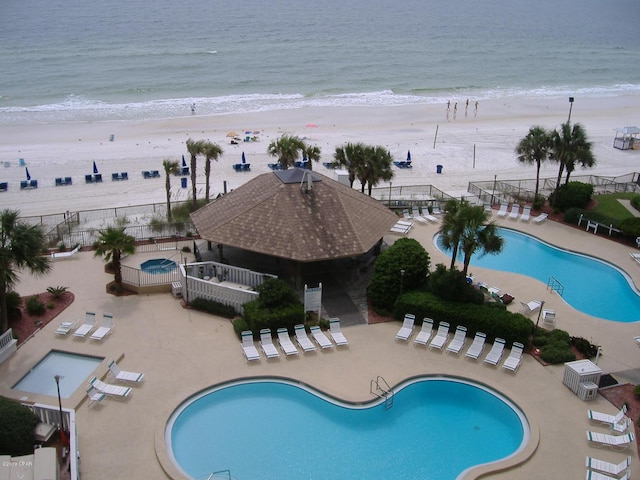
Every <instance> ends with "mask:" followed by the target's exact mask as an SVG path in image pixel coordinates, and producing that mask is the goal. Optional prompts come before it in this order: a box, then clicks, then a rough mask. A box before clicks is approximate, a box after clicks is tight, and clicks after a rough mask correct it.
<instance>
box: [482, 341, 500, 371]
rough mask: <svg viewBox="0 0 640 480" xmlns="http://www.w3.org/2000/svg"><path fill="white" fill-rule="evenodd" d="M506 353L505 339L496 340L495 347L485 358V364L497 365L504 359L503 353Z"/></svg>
mask: <svg viewBox="0 0 640 480" xmlns="http://www.w3.org/2000/svg"><path fill="white" fill-rule="evenodd" d="M503 352H504V339H502V338H496V339H495V340H494V342H493V346H492V347H491V350H489V353H487V356H486V357H484V362H485V363H488V364H489V365H497V364H498V362H499V361H500V359H501V358H502V353H503Z"/></svg>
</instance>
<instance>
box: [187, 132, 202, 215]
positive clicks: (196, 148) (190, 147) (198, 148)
mask: <svg viewBox="0 0 640 480" xmlns="http://www.w3.org/2000/svg"><path fill="white" fill-rule="evenodd" d="M186 144H187V151H188V152H189V155H190V156H191V164H190V167H191V196H192V197H193V198H192V201H193V208H194V209H195V208H196V207H197V205H198V199H197V196H196V195H197V194H196V165H197V160H198V155H200V154H201V153H202V150H203V142H202V141H196V140H192V139H191V138H188V139H187V142H186Z"/></svg>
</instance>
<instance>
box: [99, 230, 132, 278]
mask: <svg viewBox="0 0 640 480" xmlns="http://www.w3.org/2000/svg"><path fill="white" fill-rule="evenodd" d="M93 246H94V248H95V253H94V256H96V257H104V261H105V262H107V263H108V262H111V264H112V266H113V272H114V280H115V282H116V286H117V288H118V289H121V288H122V264H121V260H122V255H123V254H124V255H133V254H134V253H135V251H136V239H135V238H133V237H132V236H131V235H127V234H126V233H124V227H107V229H106V230H101V231H100V235H99V236H98V240H97V241H96V242H95V243H94V244H93Z"/></svg>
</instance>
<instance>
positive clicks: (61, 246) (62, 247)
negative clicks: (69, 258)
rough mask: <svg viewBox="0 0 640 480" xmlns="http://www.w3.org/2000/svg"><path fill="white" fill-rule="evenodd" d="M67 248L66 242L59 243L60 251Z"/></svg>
mask: <svg viewBox="0 0 640 480" xmlns="http://www.w3.org/2000/svg"><path fill="white" fill-rule="evenodd" d="M66 249H67V246H66V245H65V244H64V242H60V243H58V250H59V251H60V252H64V251H65V250H66Z"/></svg>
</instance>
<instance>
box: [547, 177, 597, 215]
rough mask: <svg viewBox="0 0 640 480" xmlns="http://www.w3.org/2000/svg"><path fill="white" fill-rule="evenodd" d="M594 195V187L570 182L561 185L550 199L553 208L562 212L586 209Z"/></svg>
mask: <svg viewBox="0 0 640 480" xmlns="http://www.w3.org/2000/svg"><path fill="white" fill-rule="evenodd" d="M592 195H593V185H591V184H588V183H582V182H569V183H567V184H564V185H560V186H559V187H558V188H557V189H556V190H555V191H554V192H553V193H552V194H551V196H550V197H549V201H550V202H551V204H552V205H553V207H554V208H555V209H557V210H559V211H561V212H564V211H566V210H567V209H569V208H572V207H577V208H585V207H586V206H587V203H589V201H590V200H591V197H592Z"/></svg>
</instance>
